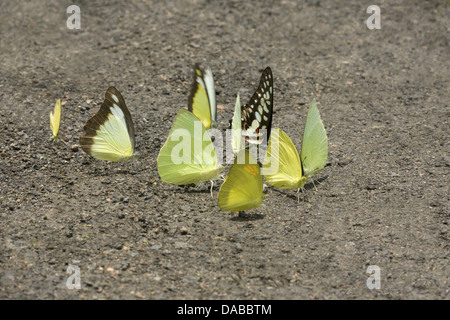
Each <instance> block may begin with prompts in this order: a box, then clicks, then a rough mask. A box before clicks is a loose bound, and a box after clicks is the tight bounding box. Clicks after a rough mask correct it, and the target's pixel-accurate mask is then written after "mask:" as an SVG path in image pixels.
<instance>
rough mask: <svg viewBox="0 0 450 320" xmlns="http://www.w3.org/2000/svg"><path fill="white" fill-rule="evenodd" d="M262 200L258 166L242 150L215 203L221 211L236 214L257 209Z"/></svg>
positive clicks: (261, 185)
mask: <svg viewBox="0 0 450 320" xmlns="http://www.w3.org/2000/svg"><path fill="white" fill-rule="evenodd" d="M263 199H264V195H263V180H262V176H261V173H260V170H259V165H258V164H257V162H256V160H255V159H254V158H253V156H252V155H251V154H250V152H249V151H248V150H247V149H242V150H241V151H239V153H238V154H237V156H236V158H235V159H234V163H233V164H232V165H231V168H230V171H229V172H228V175H227V177H226V178H225V181H224V182H223V184H222V186H221V187H220V191H219V198H218V200H217V203H218V205H219V207H220V209H221V210H224V211H230V212H238V211H244V210H249V209H252V208H256V207H259V206H260V205H261V203H262V201H263Z"/></svg>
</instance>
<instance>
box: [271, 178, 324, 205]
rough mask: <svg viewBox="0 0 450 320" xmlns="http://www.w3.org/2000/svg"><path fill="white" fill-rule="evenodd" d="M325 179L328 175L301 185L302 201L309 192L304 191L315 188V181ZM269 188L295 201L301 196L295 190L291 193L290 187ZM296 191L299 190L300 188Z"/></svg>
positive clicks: (318, 181) (320, 181)
mask: <svg viewBox="0 0 450 320" xmlns="http://www.w3.org/2000/svg"><path fill="white" fill-rule="evenodd" d="M327 179H328V176H324V177H321V178H319V179H315V180H311V181H309V182H308V183H306V184H305V185H304V186H303V188H302V190H301V191H302V193H303V201H305V200H307V199H308V198H307V196H308V194H309V193H308V194H307V193H306V191H310V190H313V191H314V190H317V185H316V184H315V183H319V184H320V183H322V182H323V181H325V180H327ZM271 190H272V191H275V192H278V193H279V194H282V195H284V196H286V197H288V198H291V199H292V200H295V201H299V199H300V197H301V196H300V197H299V195H298V193H297V192H296V193H294V194H293V193H292V189H291V190H289V189H288V190H286V189H277V188H273V187H272V188H271ZM298 192H300V190H299V191H298Z"/></svg>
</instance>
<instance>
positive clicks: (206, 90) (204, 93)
mask: <svg viewBox="0 0 450 320" xmlns="http://www.w3.org/2000/svg"><path fill="white" fill-rule="evenodd" d="M188 110H189V111H190V112H192V113H193V114H194V115H195V116H196V117H197V118H199V119H200V120H201V121H202V123H203V125H204V126H205V128H206V129H209V128H210V127H215V126H216V122H217V106H216V92H215V89H214V78H213V75H212V72H211V69H210V68H208V69H206V72H203V71H202V70H201V69H200V67H199V66H198V65H195V67H194V81H193V84H192V88H191V93H190V94H189V99H188Z"/></svg>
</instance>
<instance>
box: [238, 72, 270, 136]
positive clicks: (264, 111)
mask: <svg viewBox="0 0 450 320" xmlns="http://www.w3.org/2000/svg"><path fill="white" fill-rule="evenodd" d="M272 110H273V77H272V70H271V69H270V67H267V68H266V69H265V70H264V71H263V73H262V75H261V80H260V81H259V86H258V89H256V91H255V93H254V94H253V96H252V97H251V99H250V101H249V102H248V103H247V104H246V105H245V106H244V107H243V108H242V109H241V120H242V130H243V132H242V134H243V136H247V137H246V138H245V140H246V141H248V142H249V143H252V144H261V143H262V142H263V141H265V142H267V141H269V136H270V130H271V129H272ZM263 130H265V133H266V134H264V132H263Z"/></svg>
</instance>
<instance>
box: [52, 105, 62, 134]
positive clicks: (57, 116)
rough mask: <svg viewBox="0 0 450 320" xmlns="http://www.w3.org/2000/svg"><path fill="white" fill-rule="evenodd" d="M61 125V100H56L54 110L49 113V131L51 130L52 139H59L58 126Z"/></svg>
mask: <svg viewBox="0 0 450 320" xmlns="http://www.w3.org/2000/svg"><path fill="white" fill-rule="evenodd" d="M60 123H61V99H58V100H57V101H56V104H55V108H54V110H53V112H52V111H50V129H52V133H53V137H52V138H53V139H58V138H59V135H58V133H59V125H60Z"/></svg>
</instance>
